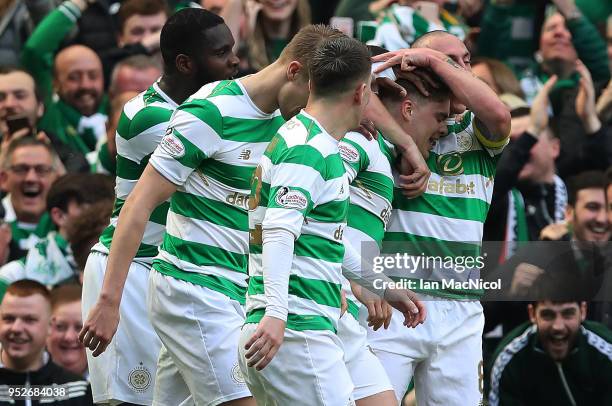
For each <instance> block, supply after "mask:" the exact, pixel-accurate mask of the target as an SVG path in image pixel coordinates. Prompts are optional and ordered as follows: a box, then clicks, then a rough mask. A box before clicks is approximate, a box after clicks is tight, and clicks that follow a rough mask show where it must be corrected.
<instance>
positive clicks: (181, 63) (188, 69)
mask: <svg viewBox="0 0 612 406" xmlns="http://www.w3.org/2000/svg"><path fill="white" fill-rule="evenodd" d="M174 64H175V66H176V70H177V71H179V73H181V74H183V75H189V74H191V73H192V69H193V63H192V61H191V58H190V57H189V56H187V55H185V54H178V55H177V56H176V59H175V60H174Z"/></svg>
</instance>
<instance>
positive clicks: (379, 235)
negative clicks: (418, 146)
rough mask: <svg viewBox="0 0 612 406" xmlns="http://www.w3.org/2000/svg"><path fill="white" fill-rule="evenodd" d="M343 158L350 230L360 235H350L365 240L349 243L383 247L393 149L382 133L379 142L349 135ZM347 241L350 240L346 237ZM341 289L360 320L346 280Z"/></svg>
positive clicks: (358, 247)
mask: <svg viewBox="0 0 612 406" xmlns="http://www.w3.org/2000/svg"><path fill="white" fill-rule="evenodd" d="M338 148H339V150H340V156H341V157H342V160H343V161H344V168H345V169H346V173H347V176H348V182H349V184H350V186H349V190H350V205H349V212H348V213H349V214H348V222H347V227H348V228H352V229H355V230H357V231H358V233H354V234H353V233H351V235H360V236H362V237H363V238H361V239H358V240H356V241H350V242H351V245H352V246H353V247H354V248H355V249H356V250H357V252H361V248H362V243H363V242H368V243H371V244H376V245H377V246H378V247H380V246H381V244H382V240H383V237H384V234H385V229H386V227H387V223H388V221H389V218H390V217H391V202H392V201H393V174H392V172H391V166H392V162H393V150H392V148H393V146H392V145H391V144H389V143H388V142H387V141H386V140H385V139H384V138H383V136H382V135H381V134H380V133H379V134H378V140H371V141H369V140H367V139H366V138H365V137H364V136H363V135H362V134H359V133H357V132H350V133H348V134H346V136H345V137H344V138H343V139H342V141H340V145H339V146H338ZM344 238H345V239H346V238H348V237H347V235H346V234H345V236H344ZM342 289H343V290H344V293H345V295H346V298H347V303H348V312H349V313H350V314H351V315H353V316H354V317H355V318H356V319H357V320H358V319H359V303H358V302H357V299H356V298H355V296H354V295H353V293H352V291H351V288H350V284H349V282H348V280H346V278H344V280H343V282H342Z"/></svg>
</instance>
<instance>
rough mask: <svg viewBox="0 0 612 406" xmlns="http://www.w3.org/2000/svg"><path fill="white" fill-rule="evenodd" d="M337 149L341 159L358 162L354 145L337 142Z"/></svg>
mask: <svg viewBox="0 0 612 406" xmlns="http://www.w3.org/2000/svg"><path fill="white" fill-rule="evenodd" d="M338 151H340V157H342V160H343V161H346V162H348V163H350V164H354V163H357V162H359V151H357V148H355V147H354V146H352V145H350V144H347V143H344V142H341V143H340V144H338Z"/></svg>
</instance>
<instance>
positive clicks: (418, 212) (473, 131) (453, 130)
mask: <svg viewBox="0 0 612 406" xmlns="http://www.w3.org/2000/svg"><path fill="white" fill-rule="evenodd" d="M474 119H475V118H474V114H473V113H472V112H470V111H468V112H466V113H465V114H464V115H463V116H462V118H461V119H460V120H458V121H457V122H455V123H453V124H450V125H448V135H447V136H445V137H443V138H440V139H439V140H438V142H437V144H436V146H435V147H434V149H433V150H432V151H431V152H430V155H429V158H428V159H427V165H428V167H429V169H430V170H431V177H430V178H429V183H428V185H427V191H426V192H425V193H424V194H423V195H422V196H419V197H417V198H414V199H407V198H405V197H404V195H403V194H402V193H401V190H400V189H399V188H397V187H396V188H395V192H394V199H393V212H392V214H391V220H390V222H389V226H388V228H387V232H386V233H385V238H384V242H385V243H384V246H383V252H384V253H386V254H389V253H391V254H395V253H397V252H401V253H407V254H409V255H410V256H412V257H414V258H415V259H416V257H421V260H422V261H428V262H421V264H427V265H426V266H416V267H415V269H413V270H414V272H413V273H410V272H408V271H407V270H406V269H397V270H395V271H394V272H393V273H391V274H390V275H389V276H390V277H392V278H403V279H421V280H425V281H434V282H439V283H438V284H434V285H431V286H426V287H424V288H423V289H419V288H417V289H414V290H415V291H420V292H423V293H427V294H430V295H434V296H441V297H447V298H453V299H478V298H479V297H480V296H481V295H482V293H483V291H482V289H479V288H472V287H473V286H474V285H471V287H469V288H466V287H467V286H468V285H467V284H464V285H461V286H458V285H456V284H453V286H450V287H449V286H446V287H443V285H442V283H441V282H442V280H443V279H445V280H447V281H448V280H449V278H450V280H454V281H458V282H466V281H469V280H472V281H477V280H478V279H479V278H480V269H481V268H482V266H479V265H478V262H477V260H478V257H479V256H480V246H481V243H482V233H483V227H484V222H485V220H486V218H487V213H488V211H489V205H490V204H491V198H492V195H493V180H494V176H495V167H496V164H497V161H498V158H499V156H500V154H501V152H502V150H503V148H504V147H505V145H506V144H507V142H508V139H507V138H504V140H502V141H499V142H491V141H489V140H487V139H486V138H485V137H484V136H483V135H482V134H481V133H480V132H479V131H478V129H477V127H476V126H475V125H474ZM426 257H428V258H426ZM468 257H472V258H473V260H469V263H470V264H471V265H469V266H468V263H467V262H465V260H466V258H468ZM480 260H481V261H482V258H480ZM460 261H463V263H462V262H460ZM441 262H443V264H441Z"/></svg>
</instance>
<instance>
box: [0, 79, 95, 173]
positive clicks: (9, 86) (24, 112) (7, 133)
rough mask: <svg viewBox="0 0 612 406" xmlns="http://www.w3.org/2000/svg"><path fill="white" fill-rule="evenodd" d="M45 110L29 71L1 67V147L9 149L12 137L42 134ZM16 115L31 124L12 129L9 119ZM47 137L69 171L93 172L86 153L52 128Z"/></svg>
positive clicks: (46, 134) (45, 135)
mask: <svg viewBox="0 0 612 406" xmlns="http://www.w3.org/2000/svg"><path fill="white" fill-rule="evenodd" d="M44 111H45V106H44V105H43V102H42V99H41V94H40V91H39V90H38V87H37V86H36V83H34V78H33V77H32V76H31V75H30V74H29V73H28V72H26V71H25V70H23V69H18V68H0V133H1V134H2V136H3V138H2V140H3V142H2V145H1V147H0V149H6V148H7V147H8V143H9V142H10V140H13V139H15V138H18V137H22V136H25V135H27V134H38V122H39V120H40V118H41V117H42V116H43V113H44ZM15 117H22V118H25V119H26V120H27V126H25V127H23V128H19V127H16V128H12V129H11V128H9V125H8V120H9V119H11V118H15ZM44 137H45V138H47V139H48V140H49V141H50V142H51V145H53V148H54V149H55V151H56V152H57V155H59V158H60V159H61V161H62V164H63V165H64V167H65V168H66V171H67V172H88V171H89V164H88V163H87V160H86V159H85V155H83V154H81V153H80V152H78V151H75V150H73V149H72V148H70V147H69V146H68V145H65V144H64V143H62V141H61V140H60V139H59V138H58V137H57V136H56V135H55V134H53V133H51V132H49V131H47V132H46V133H45V134H44Z"/></svg>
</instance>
